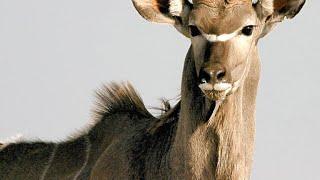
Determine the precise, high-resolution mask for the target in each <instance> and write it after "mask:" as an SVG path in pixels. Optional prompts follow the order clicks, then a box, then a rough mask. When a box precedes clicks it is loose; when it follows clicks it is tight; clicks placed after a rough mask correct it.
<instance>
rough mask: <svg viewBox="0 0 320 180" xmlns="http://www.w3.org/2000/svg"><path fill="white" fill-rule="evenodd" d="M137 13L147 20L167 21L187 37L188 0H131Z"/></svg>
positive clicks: (189, 6) (189, 8) (189, 5)
mask: <svg viewBox="0 0 320 180" xmlns="http://www.w3.org/2000/svg"><path fill="white" fill-rule="evenodd" d="M132 2H133V5H134V7H135V8H136V9H137V11H138V12H139V14H140V15H141V16H142V17H143V18H145V19H146V20H148V21H151V22H156V23H167V24H171V25H174V26H175V28H176V29H177V30H178V31H180V32H181V33H182V34H184V35H185V36H187V37H189V36H190V35H189V30H188V27H187V25H188V20H189V12H190V11H191V8H192V4H191V3H190V2H189V1H188V0H132Z"/></svg>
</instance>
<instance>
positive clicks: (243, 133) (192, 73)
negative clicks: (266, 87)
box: [175, 50, 257, 179]
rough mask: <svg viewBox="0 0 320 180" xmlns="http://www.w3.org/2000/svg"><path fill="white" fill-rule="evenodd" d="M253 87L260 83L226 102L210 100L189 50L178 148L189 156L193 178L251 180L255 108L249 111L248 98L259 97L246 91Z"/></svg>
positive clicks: (246, 85) (245, 84) (240, 89)
mask: <svg viewBox="0 0 320 180" xmlns="http://www.w3.org/2000/svg"><path fill="white" fill-rule="evenodd" d="M252 85H254V86H256V85H257V82H256V83H255V84H252V83H249V84H248V83H245V82H244V85H243V86H241V87H240V88H239V89H238V90H237V91H236V92H235V93H234V94H232V95H230V96H228V97H227V98H226V99H225V100H223V101H212V100H208V99H207V98H206V97H205V96H204V95H203V94H202V92H201V90H200V88H199V87H198V80H197V75H196V70H195V66H194V62H193V58H192V52H191V51H190V50H189V53H188V55H187V58H186V62H185V66H184V74H183V81H182V97H181V117H180V120H179V124H178V130H177V137H176V141H175V143H176V146H175V147H180V149H179V148H177V149H178V152H179V153H181V152H182V153H181V154H183V156H185V157H184V159H185V161H186V162H184V165H185V166H186V169H187V171H188V173H190V174H189V175H190V176H192V177H193V178H195V179H197V178H200V179H202V178H205V179H206V178H208V177H209V179H248V177H249V174H250V168H251V161H252V160H251V159H252V149H253V139H254V137H253V136H254V115H253V114H254V110H252V108H254V105H253V106H252V107H250V108H249V109H247V106H246V104H245V103H247V101H246V100H244V99H246V98H247V97H246V95H247V94H250V93H254V94H253V96H255V92H256V90H254V91H253V92H249V91H247V90H246V89H250V87H251V86H252ZM249 86H250V87H249ZM254 89H255V88H254ZM254 99H255V98H253V99H252V101H254ZM251 103H252V104H254V102H251ZM210 177H212V178H210Z"/></svg>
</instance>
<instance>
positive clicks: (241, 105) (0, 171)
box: [0, 0, 304, 180]
mask: <svg viewBox="0 0 320 180" xmlns="http://www.w3.org/2000/svg"><path fill="white" fill-rule="evenodd" d="M154 2H155V1H154V0H134V4H135V7H136V8H137V10H138V11H139V13H140V14H141V15H142V16H143V17H145V18H146V19H148V20H150V21H155V22H167V23H170V24H172V22H174V24H175V27H176V28H177V29H178V30H179V31H180V32H183V33H184V35H186V37H191V34H190V30H189V29H188V28H189V20H195V24H194V26H198V27H199V28H203V30H204V31H206V32H208V33H210V32H214V33H217V34H224V33H228V32H229V31H230V30H233V31H234V30H235V29H238V28H240V30H241V28H242V27H243V26H247V25H248V24H243V23H244V22H245V20H250V22H249V23H255V22H257V27H256V29H255V30H254V32H253V34H252V35H250V36H247V37H246V36H244V35H243V34H241V31H239V33H240V34H238V35H237V36H235V37H233V38H232V39H229V40H227V41H223V42H214V43H208V42H207V40H206V39H205V38H204V37H203V36H202V35H198V36H199V37H197V38H199V39H200V44H201V43H204V44H207V45H206V46H200V45H199V42H198V40H199V39H196V38H195V37H192V38H191V42H192V45H191V46H190V49H189V51H188V54H187V56H186V59H185V65H184V70H183V78H182V85H181V100H180V101H179V102H178V103H177V104H176V105H175V106H174V107H173V108H172V109H170V108H169V105H168V103H165V111H166V112H165V113H164V114H162V115H161V116H160V117H154V116H152V115H151V114H150V113H149V112H148V111H147V109H146V108H145V106H144V104H143V102H142V100H141V98H140V97H139V95H138V94H137V93H136V91H135V90H134V89H133V88H132V86H131V85H130V84H128V83H124V84H116V83H112V84H110V85H109V86H105V87H103V88H102V90H100V91H99V92H98V93H97V97H98V101H97V106H96V108H95V110H94V113H95V118H94V119H95V123H94V124H93V125H92V126H91V127H90V129H88V130H87V131H84V132H83V133H82V134H80V135H79V136H77V137H74V138H72V139H69V140H68V141H65V142H57V143H49V142H48V143H45V142H16V143H9V144H6V147H4V148H1V145H0V148H1V149H0V179H6V180H14V179H30V180H33V179H34V180H36V179H37V180H38V179H92V180H99V179H195V180H198V179H215V180H244V179H245V180H247V179H250V172H251V167H252V157H253V151H254V134H255V104H256V103H255V98H256V94H257V87H258V82H259V75H260V61H259V56H258V50H257V46H256V45H257V41H258V40H259V38H261V37H262V36H264V35H265V34H266V33H268V32H269V30H270V29H271V27H272V26H274V25H275V23H276V21H274V20H275V19H276V20H279V19H280V20H282V19H283V18H284V17H285V16H289V17H293V16H294V15H296V13H298V12H299V11H300V9H301V8H302V6H303V4H304V1H302V0H290V1H289V0H288V1H286V2H287V3H286V4H285V6H283V7H285V8H284V9H283V7H282V8H280V10H278V9H273V7H271V9H272V11H273V12H272V11H270V7H269V6H268V7H264V5H266V4H269V5H270V2H271V0H261V1H260V3H258V4H256V5H254V6H252V5H250V6H249V4H248V3H243V2H247V1H243V2H242V1H222V0H215V1H214V0H201V1H194V2H195V5H194V7H192V5H191V4H190V3H183V4H181V5H183V6H184V8H183V9H184V11H183V12H181V17H173V16H171V15H170V14H166V13H165V11H164V10H159V9H160V8H159V7H158V6H160V5H159V2H160V4H161V5H162V6H168V5H169V4H170V3H167V2H171V1H165V0H162V1H157V3H154ZM178 2H180V1H178ZM200 2H201V3H200ZM226 2H229V5H230V8H229V5H228V4H225V3H226ZM281 2H285V1H281ZM219 3H224V6H216V5H218V4H219ZM231 4H236V5H234V6H231ZM155 6H157V8H158V9H156V7H155ZM276 6H278V5H276ZM225 7H228V8H225ZM165 8H166V9H170V7H165ZM271 16H272V17H271ZM237 17H238V18H237ZM174 18H177V19H179V20H177V21H175V20H174ZM235 21H237V23H235ZM249 25H250V24H249ZM200 36H201V37H200ZM198 46H199V47H198ZM205 51H207V52H206V53H205ZM205 55H206V56H205ZM203 67H205V68H207V69H209V70H210V69H214V68H217V67H224V68H225V69H226V71H227V73H230V76H229V77H230V78H228V79H225V81H226V82H232V83H233V82H236V81H237V82H238V84H239V85H238V87H237V88H236V89H234V90H233V91H231V92H229V93H228V94H227V95H225V96H222V95H221V96H215V95H214V94H216V93H218V92H214V91H212V92H210V93H204V91H203V90H202V89H200V88H199V82H200V80H199V79H200V69H201V68H203ZM239 67H240V68H239ZM235 70H237V71H238V72H237V73H234V71H235ZM208 83H214V82H208ZM212 94H213V95H212Z"/></svg>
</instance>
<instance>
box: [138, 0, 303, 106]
mask: <svg viewBox="0 0 320 180" xmlns="http://www.w3.org/2000/svg"><path fill="white" fill-rule="evenodd" d="M133 3H134V5H135V7H136V9H137V10H138V12H139V13H140V14H141V15H142V16H143V17H144V18H145V19H147V20H149V21H153V22H160V23H169V24H172V25H174V26H175V28H176V29H177V30H178V31H180V32H181V33H182V34H184V35H185V36H186V37H188V38H190V39H191V44H192V45H191V46H192V58H193V60H194V63H195V67H196V72H197V76H198V77H197V78H198V80H199V87H200V88H201V90H202V91H203V93H204V94H205V95H206V96H207V97H208V98H209V99H212V100H222V99H224V98H226V96H227V95H230V94H232V93H233V92H235V90H237V89H238V88H239V86H241V84H242V82H243V81H244V80H245V79H246V76H247V74H248V70H249V68H250V67H249V66H250V64H251V62H250V61H251V60H252V59H255V58H256V57H254V56H257V52H256V51H257V48H256V45H257V42H258V40H259V39H260V38H261V37H263V36H265V35H266V34H267V33H268V32H269V31H270V30H271V29H272V28H273V26H274V25H275V24H277V23H278V22H281V21H282V20H283V19H284V18H285V17H287V18H292V17H294V16H295V15H296V14H297V13H298V12H299V11H300V9H301V8H302V6H303V5H304V3H305V0H259V1H256V2H255V3H253V2H252V1H251V0H193V4H191V3H190V2H188V1H186V0H133Z"/></svg>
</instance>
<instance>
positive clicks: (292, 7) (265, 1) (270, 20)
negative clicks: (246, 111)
mask: <svg viewBox="0 0 320 180" xmlns="http://www.w3.org/2000/svg"><path fill="white" fill-rule="evenodd" d="M305 2H306V0H259V1H258V2H257V3H256V4H255V9H256V11H257V14H258V17H259V18H260V20H261V21H262V22H264V23H265V25H264V29H263V31H262V34H261V37H264V36H265V35H266V34H268V33H269V32H270V31H271V30H272V29H273V27H275V25H276V24H277V23H279V22H281V21H283V20H284V19H285V18H287V19H291V18H293V17H295V16H296V15H297V14H298V13H299V12H300V10H301V9H302V7H303V5H304V4H305Z"/></svg>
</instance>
